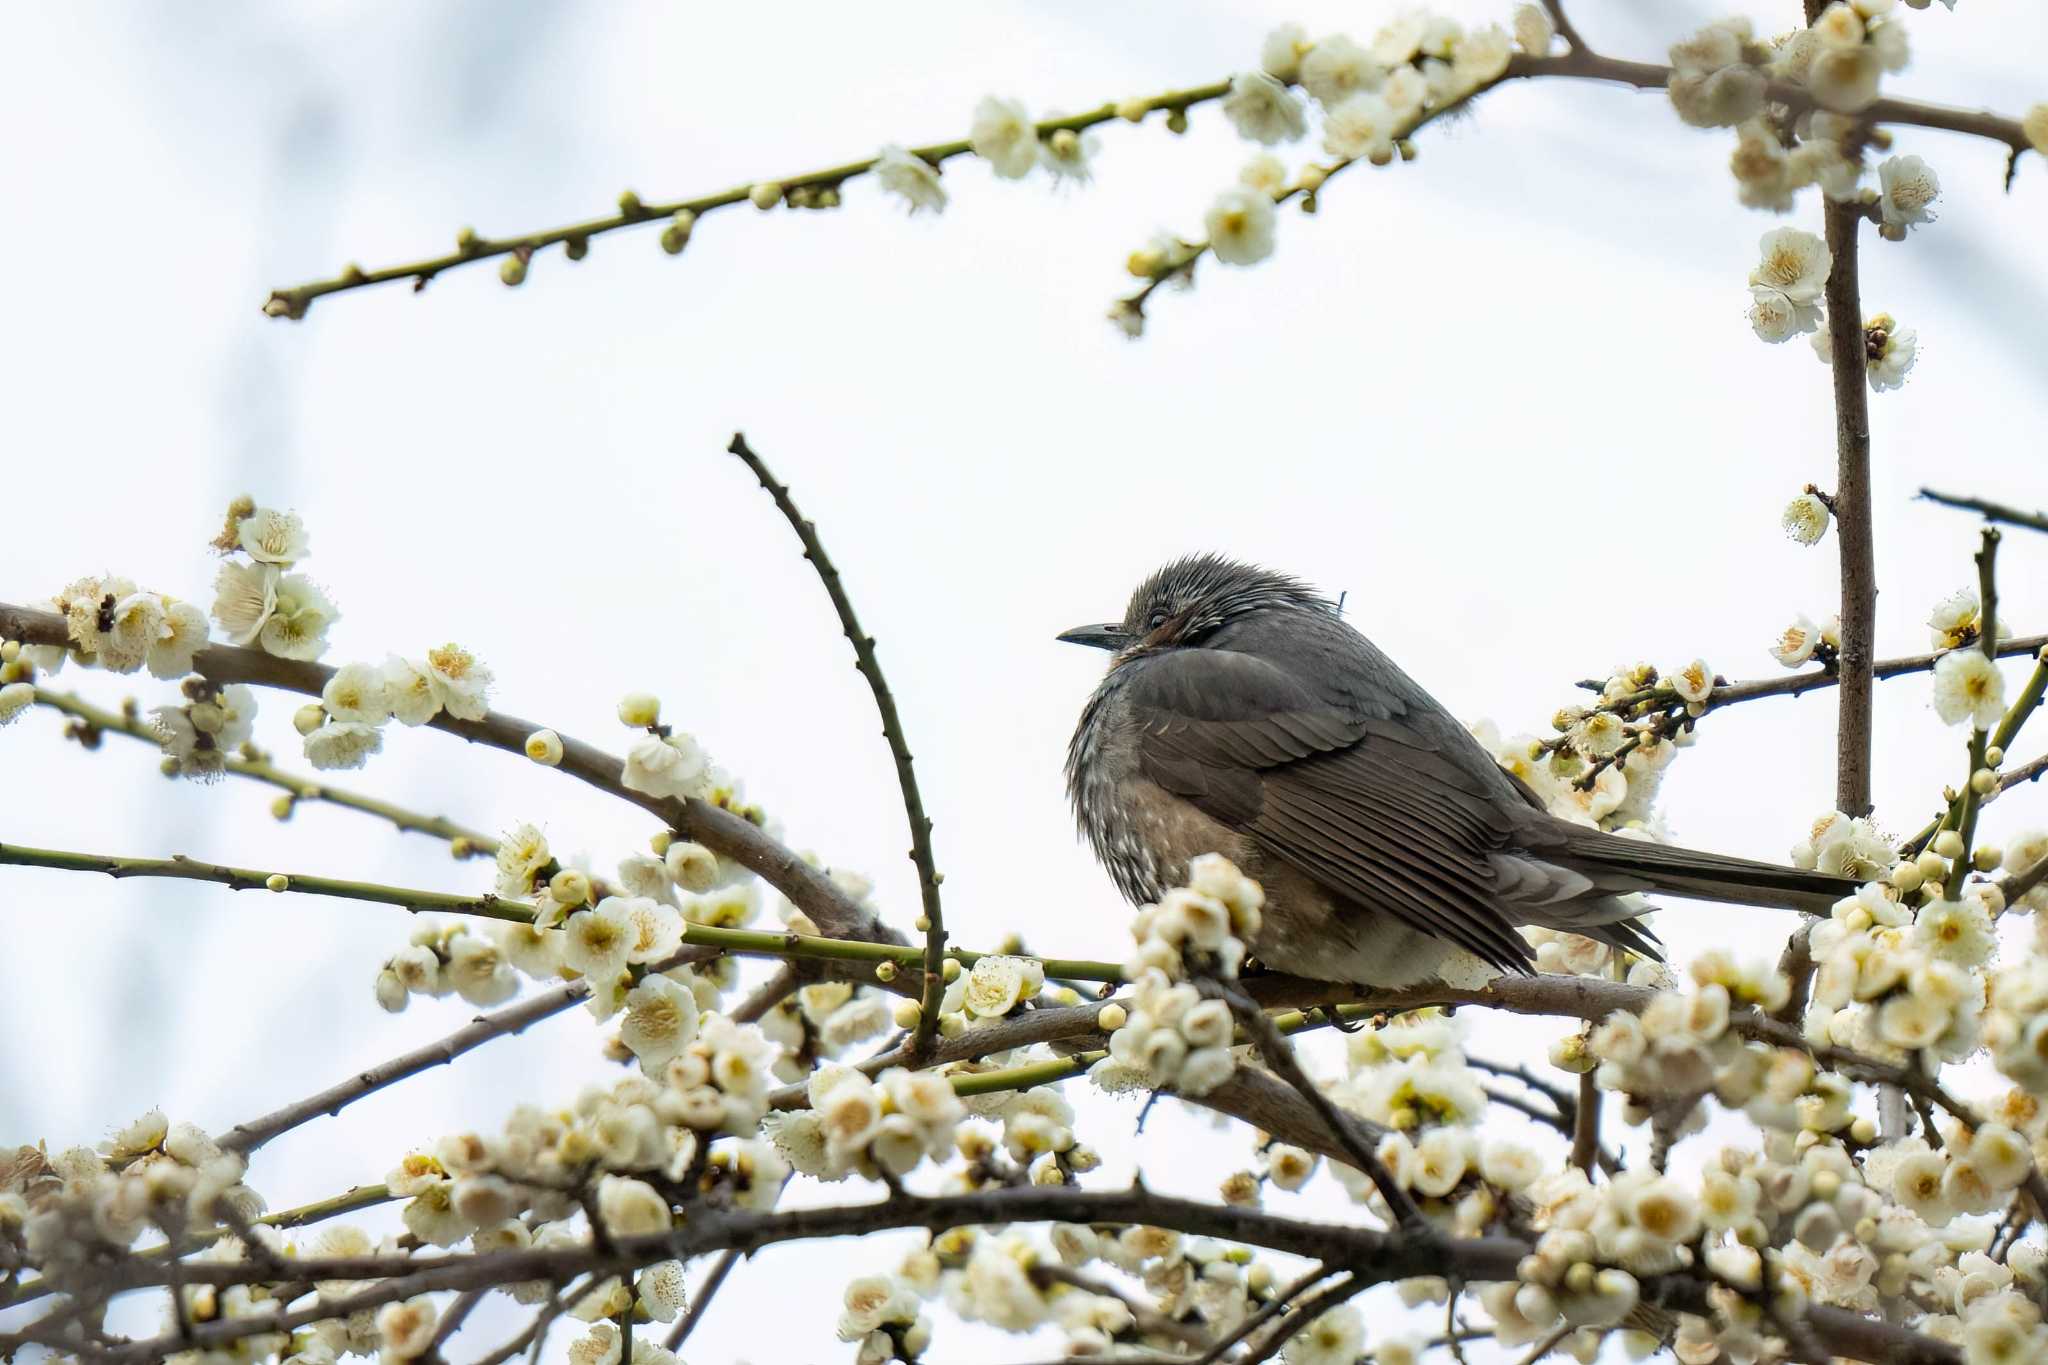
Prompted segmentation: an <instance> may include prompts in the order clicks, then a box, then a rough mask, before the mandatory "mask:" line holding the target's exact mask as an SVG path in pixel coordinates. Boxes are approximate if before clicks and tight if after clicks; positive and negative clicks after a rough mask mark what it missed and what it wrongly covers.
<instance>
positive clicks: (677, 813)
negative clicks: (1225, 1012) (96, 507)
mask: <svg viewBox="0 0 2048 1365" xmlns="http://www.w3.org/2000/svg"><path fill="white" fill-rule="evenodd" d="M0 638H6V639H10V640H20V641H21V642H22V643H24V644H40V645H60V646H64V647H66V648H68V647H69V646H70V643H71V641H70V634H69V631H68V630H67V628H66V625H65V621H64V618H63V617H61V616H58V615H56V614H55V613H53V612H47V611H39V610H36V609H33V608H27V607H17V606H13V605H10V604H5V603H0ZM193 667H194V670H195V671H197V672H198V673H200V674H201V675H202V676H204V677H206V678H208V679H209V680H211V681H213V682H215V683H220V684H229V683H251V684H254V685H256V686H258V687H274V688H278V689H280V690H283V691H287V692H297V693H300V694H301V695H304V696H313V697H317V696H319V695H320V692H321V689H322V688H324V687H325V686H326V685H327V680H328V679H329V678H330V677H332V676H333V674H334V670H333V669H331V668H329V667H327V666H326V665H325V664H317V663H304V662H300V661H299V660H296V659H282V658H279V657H277V656H276V655H273V654H266V653H264V652H263V651H261V650H257V649H245V648H241V647H239V646H236V645H210V646H208V647H207V648H205V649H202V650H201V651H199V654H198V656H197V657H196V658H195V659H194V661H193ZM427 724H428V725H429V726H431V727H433V728H434V729H436V730H441V731H444V732H446V733H448V734H451V735H456V736H459V737H461V738H462V739H466V740H468V741H469V742H470V743H472V744H481V745H484V746H485V747H487V748H492V749H500V750H503V751H504V752H506V753H511V754H517V755H519V756H520V757H521V760H522V761H526V760H525V753H526V739H527V736H529V735H531V734H532V733H533V732H534V731H536V730H540V729H543V728H548V727H543V726H541V725H539V724H536V723H535V722H533V721H529V720H522V719H520V718H519V717H517V716H508V715H506V714H504V713H503V712H499V711H490V712H487V713H486V714H485V715H484V717H483V719H481V720H461V719H458V718H457V717H455V716H451V715H449V714H448V713H446V712H445V711H444V712H440V713H438V714H436V715H435V716H434V718H433V719H432V720H430V721H428V722H427ZM557 768H558V770H559V771H561V772H563V773H566V774H568V775H569V776H571V777H574V778H576V779H577V780H579V781H582V782H585V783H588V784H589V785H591V786H593V787H596V788H597V789H598V790H600V791H603V792H608V793H610V794H611V795H613V796H616V797H618V798H619V799H620V800H621V801H626V802H630V803H631V804H633V805H635V806H638V807H640V808H641V809H642V810H645V811H647V812H649V813H650V814H652V815H654V816H655V817H656V818H658V819H660V820H662V821H663V822H664V823H666V824H667V825H668V826H669V827H670V828H672V829H674V830H676V831H677V832H678V833H680V834H682V835H683V836H684V837H686V838H690V839H694V840H696V841H697V842H698V843H700V844H703V845H704V846H705V847H706V848H708V849H710V850H711V851H712V852H714V853H717V854H720V855H721V856H723V857H727V858H730V859H732V860H733V861H734V862H737V863H739V864H741V865H742V866H744V867H747V868H749V869H751V870H752V871H753V872H755V873H756V874H757V875H759V876H760V877H761V878H763V879H764V880H765V881H767V883H768V884H769V885H770V886H773V887H774V888H775V889H776V890H777V891H780V892H781V893H782V894H783V895H784V896H786V897H788V898H789V900H790V901H791V903H792V904H794V905H795V906H796V907H797V908H798V909H799V910H802V911H803V912H804V913H805V914H806V915H808V916H809V917H810V919H811V922H812V923H814V924H816V925H817V926H818V927H819V929H820V930H822V931H823V933H824V934H826V935H828V936H830V937H834V938H846V939H861V940H865V941H868V942H877V943H890V942H900V941H901V939H900V935H897V934H896V933H895V931H893V930H891V929H889V928H888V927H887V926H886V925H883V924H881V923H880V922H879V921H878V920H877V919H876V918H875V917H874V916H873V915H871V914H870V913H868V911H867V910H865V909H863V908H862V907H861V906H860V904H859V903H858V902H856V901H855V900H854V899H853V898H852V897H850V896H848V895H847V894H846V893H845V892H844V891H841V890H840V889H839V887H838V886H837V885H835V884H834V883H833V881H832V879H831V878H830V877H828V876H826V875H825V874H824V873H823V872H821V871H819V870H818V869H817V868H815V867H812V866H811V865H810V864H809V863H808V862H806V861H804V859H803V858H801V857H800V856H798V855H797V854H796V853H795V852H794V851H792V850H791V849H789V848H788V847H786V846H785V845H783V844H780V843H778V842H776V841H775V840H774V839H772V838H770V837H769V836H768V835H767V834H766V833H765V832H763V831H762V830H761V828H760V827H759V826H757V825H755V824H753V823H752V822H751V821H748V820H746V819H745V818H743V817H741V816H739V815H736V814H734V813H733V812H731V811H729V810H726V809H725V808H723V807H722V806H717V805H714V804H712V803H711V802H709V801H704V800H700V799H698V798H696V797H691V798H690V799H688V800H681V801H679V800H676V799H673V798H670V797H657V796H649V795H647V794H646V793H645V792H637V791H634V790H632V789H631V788H629V787H627V786H626V785H625V782H624V781H623V775H624V771H625V764H624V763H623V762H622V761H621V760H620V759H618V758H616V757H614V756H613V755H611V754H608V753H606V752H604V751H603V750H602V749H599V748H597V747H596V746H595V745H591V744H586V743H584V742H583V741H582V740H579V739H574V738H571V737H570V736H568V735H563V736H562V761H561V762H560V763H559V764H558V765H557Z"/></svg>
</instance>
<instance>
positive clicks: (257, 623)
mask: <svg viewBox="0 0 2048 1365" xmlns="http://www.w3.org/2000/svg"><path fill="white" fill-rule="evenodd" d="M277 579H278V572H277V569H276V568H275V567H273V566H272V565H268V564H244V563H243V562H241V561H240V560H234V559H231V560H229V561H227V562H226V563H224V564H222V565H221V566H220V572H219V573H217V574H215V575H214V579H213V593H214V596H213V619H214V620H215V621H216V622H218V623H219V625H220V628H221V630H222V631H223V632H224V633H225V634H226V635H227V638H228V641H229V643H231V644H237V645H251V644H254V643H255V642H256V637H257V636H258V635H259V634H261V633H262V630H263V626H264V624H265V623H266V622H267V621H269V620H270V614H271V613H272V612H273V611H275V610H277Z"/></svg>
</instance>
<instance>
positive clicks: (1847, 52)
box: [1806, 25, 1889, 114]
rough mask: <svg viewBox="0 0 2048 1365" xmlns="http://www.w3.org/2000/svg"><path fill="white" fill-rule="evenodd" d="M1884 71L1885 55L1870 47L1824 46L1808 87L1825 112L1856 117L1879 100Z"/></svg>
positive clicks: (1810, 68)
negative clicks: (1858, 111) (1879, 83)
mask: <svg viewBox="0 0 2048 1365" xmlns="http://www.w3.org/2000/svg"><path fill="white" fill-rule="evenodd" d="M1887 27H1889V25H1888V26H1887ZM1884 69H1885V55H1884V54H1883V53H1881V52H1880V51H1879V50H1878V49H1877V48H1875V47H1874V46H1872V45H1870V44H1864V45H1863V46H1860V47H1830V46H1828V45H1826V44H1825V43H1823V44H1822V45H1821V48H1820V50H1819V51H1818V52H1816V53H1814V55H1813V62H1812V64H1811V65H1810V66H1808V67H1807V69H1806V88H1807V89H1808V90H1809V91H1810V92H1812V94H1813V98H1814V101H1815V102H1816V103H1818V104H1819V105H1820V106H1821V107H1822V108H1823V109H1832V110H1834V111H1835V112H1836V113H1842V114H1853V113H1855V112H1856V111H1857V110H1859V109H1861V108H1863V107H1864V106H1866V105H1868V104H1869V103H1870V102H1871V101H1873V100H1875V99H1876V98H1877V87H1878V81H1879V80H1880V79H1881V78H1882V76H1883V74H1884Z"/></svg>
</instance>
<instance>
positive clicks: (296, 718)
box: [292, 702, 327, 735]
mask: <svg viewBox="0 0 2048 1365" xmlns="http://www.w3.org/2000/svg"><path fill="white" fill-rule="evenodd" d="M326 723H327V712H326V711H325V710H324V709H323V708H322V707H321V705H320V703H319V702H308V703H307V704H306V705H304V706H301V707H300V708H299V709H298V710H296V711H294V712H292V729H294V730H297V731H298V732H299V733H300V734H302V735H310V734H312V733H313V732H314V731H315V730H317V729H319V728H320V727H321V726H323V725H325V724H326Z"/></svg>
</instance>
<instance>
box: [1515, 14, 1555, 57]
mask: <svg viewBox="0 0 2048 1365" xmlns="http://www.w3.org/2000/svg"><path fill="white" fill-rule="evenodd" d="M1556 39H1557V27H1556V25H1554V24H1553V23H1551V20H1550V12H1549V11H1548V10H1546V9H1544V8H1543V6H1541V5H1517V6H1515V45H1516V46H1518V47H1520V48H1521V49H1522V51H1524V52H1526V53H1528V54H1529V55H1530V56H1532V57H1542V56H1547V55H1548V54H1549V52H1550V48H1551V45H1552V44H1553V43H1554V42H1555V41H1556Z"/></svg>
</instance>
